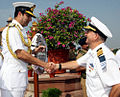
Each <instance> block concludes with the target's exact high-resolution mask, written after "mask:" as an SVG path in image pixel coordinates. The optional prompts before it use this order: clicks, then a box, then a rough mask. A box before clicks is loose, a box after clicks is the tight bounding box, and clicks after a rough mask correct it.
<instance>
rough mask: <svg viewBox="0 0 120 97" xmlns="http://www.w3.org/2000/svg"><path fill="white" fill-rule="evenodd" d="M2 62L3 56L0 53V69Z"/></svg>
mask: <svg viewBox="0 0 120 97" xmlns="http://www.w3.org/2000/svg"><path fill="white" fill-rule="evenodd" d="M2 63H3V58H2V56H1V55H0V69H1V67H2Z"/></svg>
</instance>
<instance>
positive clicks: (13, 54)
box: [6, 23, 31, 58]
mask: <svg viewBox="0 0 120 97" xmlns="http://www.w3.org/2000/svg"><path fill="white" fill-rule="evenodd" d="M10 27H16V28H17V30H18V31H19V34H20V37H21V40H22V42H23V44H24V45H25V46H27V47H28V53H30V52H31V49H30V46H31V40H30V39H29V38H28V43H27V42H25V39H24V37H23V35H22V32H21V30H20V29H19V28H18V26H17V25H15V24H12V23H11V24H10V25H9V26H8V29H7V34H6V42H7V47H8V50H9V51H10V53H11V54H12V56H13V57H14V58H17V56H16V54H15V53H14V52H13V51H12V49H11V48H10V44H9V28H10Z"/></svg>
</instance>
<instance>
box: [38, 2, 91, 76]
mask: <svg viewBox="0 0 120 97" xmlns="http://www.w3.org/2000/svg"><path fill="white" fill-rule="evenodd" d="M63 3H64V2H63V1H61V2H60V3H58V4H56V5H55V7H54V8H47V10H45V14H43V13H39V17H38V18H37V29H38V31H39V32H40V33H41V34H42V35H43V36H44V38H45V40H46V43H47V46H48V61H49V62H54V63H61V62H66V61H68V60H69V54H68V49H69V44H70V43H78V40H79V39H80V38H81V37H82V36H83V35H84V29H83V27H84V26H86V25H87V22H89V21H90V19H89V18H86V16H84V15H83V14H81V13H80V12H79V11H78V10H76V9H72V8H71V7H64V8H60V5H62V4H63ZM62 72H64V71H62ZM51 77H54V75H53V76H51Z"/></svg>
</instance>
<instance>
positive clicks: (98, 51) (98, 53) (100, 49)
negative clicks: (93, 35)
mask: <svg viewBox="0 0 120 97" xmlns="http://www.w3.org/2000/svg"><path fill="white" fill-rule="evenodd" d="M102 54H103V50H102V48H99V49H98V50H97V56H98V57H99V56H100V55H102Z"/></svg>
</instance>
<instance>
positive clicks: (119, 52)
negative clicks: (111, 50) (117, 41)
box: [115, 49, 120, 68]
mask: <svg viewBox="0 0 120 97" xmlns="http://www.w3.org/2000/svg"><path fill="white" fill-rule="evenodd" d="M115 57H116V59H117V61H118V65H119V68H120V49H119V50H118V51H117V52H116V56H115Z"/></svg>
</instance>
